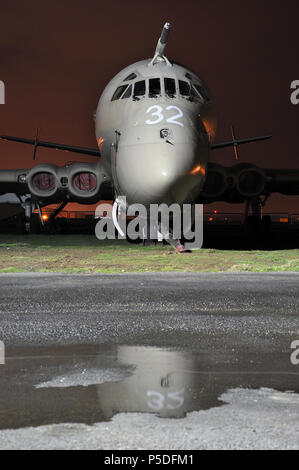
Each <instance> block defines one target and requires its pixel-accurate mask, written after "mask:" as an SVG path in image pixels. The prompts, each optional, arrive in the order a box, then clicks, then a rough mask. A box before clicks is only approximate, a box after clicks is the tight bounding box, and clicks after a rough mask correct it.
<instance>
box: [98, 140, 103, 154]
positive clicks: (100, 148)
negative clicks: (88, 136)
mask: <svg viewBox="0 0 299 470" xmlns="http://www.w3.org/2000/svg"><path fill="white" fill-rule="evenodd" d="M103 142H104V139H103V137H100V138H99V139H98V147H99V150H100V152H101V151H102V145H103Z"/></svg>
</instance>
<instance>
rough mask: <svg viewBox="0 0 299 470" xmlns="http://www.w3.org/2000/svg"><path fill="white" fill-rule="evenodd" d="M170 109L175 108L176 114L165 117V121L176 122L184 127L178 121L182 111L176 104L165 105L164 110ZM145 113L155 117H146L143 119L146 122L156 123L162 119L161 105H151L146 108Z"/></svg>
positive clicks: (182, 125)
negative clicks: (146, 118)
mask: <svg viewBox="0 0 299 470" xmlns="http://www.w3.org/2000/svg"><path fill="white" fill-rule="evenodd" d="M171 109H175V110H176V111H177V114H174V115H172V116H170V117H169V118H168V119H166V122H170V123H171V124H177V125H178V126H181V127H184V124H183V123H182V122H178V119H181V118H182V117H183V112H182V111H181V110H180V108H178V107H177V106H167V108H166V111H169V110H171ZM146 113H151V115H152V116H153V117H155V118H156V119H154V120H152V119H148V120H147V121H145V122H146V124H158V123H159V122H161V121H163V119H164V115H163V108H162V106H157V105H155V106H151V107H150V108H148V109H147V111H146Z"/></svg>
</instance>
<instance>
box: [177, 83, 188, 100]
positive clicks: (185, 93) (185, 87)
mask: <svg viewBox="0 0 299 470" xmlns="http://www.w3.org/2000/svg"><path fill="white" fill-rule="evenodd" d="M179 89H180V94H181V95H182V96H187V97H188V98H189V97H190V85H189V83H187V82H183V80H179Z"/></svg>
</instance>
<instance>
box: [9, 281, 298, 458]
mask: <svg viewBox="0 0 299 470" xmlns="http://www.w3.org/2000/svg"><path fill="white" fill-rule="evenodd" d="M298 287H299V273H271V274H270V273H267V274H266V273H261V274H258V273H241V274H240V273H223V274H218V273H217V274H213V273H201V274H191V273H190V274H189V273H183V274H178V273H171V274H169V273H157V274H153V273H151V274H120V275H65V274H63V275H62V274H39V273H36V274H31V273H24V274H1V275H0V341H3V342H4V344H5V364H4V365H1V364H0V448H1V449H21V448H24V449H29V448H42V449H57V448H61V449H74V448H76V449H77V448H82V449H84V448H97V449H221V448H225V449H230V448H238V449H279V448H282V449H299V364H296V362H297V361H296V359H297V358H298V359H299V351H298V354H296V350H295V348H294V342H295V341H299V319H298V314H299V294H298ZM298 344H299V343H298ZM297 349H299V347H297ZM294 359H295V361H294ZM0 362H1V361H0ZM298 362H299V361H298Z"/></svg>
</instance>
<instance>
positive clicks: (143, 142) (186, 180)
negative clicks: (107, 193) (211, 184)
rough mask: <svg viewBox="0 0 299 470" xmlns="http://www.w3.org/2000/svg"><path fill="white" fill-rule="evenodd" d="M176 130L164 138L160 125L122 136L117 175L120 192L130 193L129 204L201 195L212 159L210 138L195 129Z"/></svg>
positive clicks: (188, 199)
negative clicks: (208, 139) (208, 140)
mask: <svg viewBox="0 0 299 470" xmlns="http://www.w3.org/2000/svg"><path fill="white" fill-rule="evenodd" d="M175 131H176V132H175ZM175 131H172V130H170V133H169V134H170V136H171V137H170V138H169V139H167V138H163V137H161V129H160V128H159V129H157V126H156V128H155V129H150V130H149V129H147V128H146V129H144V132H142V131H140V129H139V130H137V129H133V130H132V131H130V132H127V133H124V135H122V136H121V139H120V142H119V146H118V150H117V152H116V158H115V176H116V180H117V185H118V192H119V195H122V196H126V197H127V202H128V203H129V204H133V203H140V204H144V205H148V204H162V203H166V204H168V205H169V204H172V203H178V204H183V203H185V202H192V201H194V200H195V198H196V196H197V195H198V194H199V192H200V190H201V188H202V185H203V182H204V178H205V170H206V164H207V160H208V152H209V150H208V144H207V140H206V139H205V138H202V136H200V134H198V133H197V132H195V131H194V132H193V131H190V130H189V131H188V130H186V129H183V130H180V129H175ZM178 135H179V136H178ZM175 136H176V137H175Z"/></svg>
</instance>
